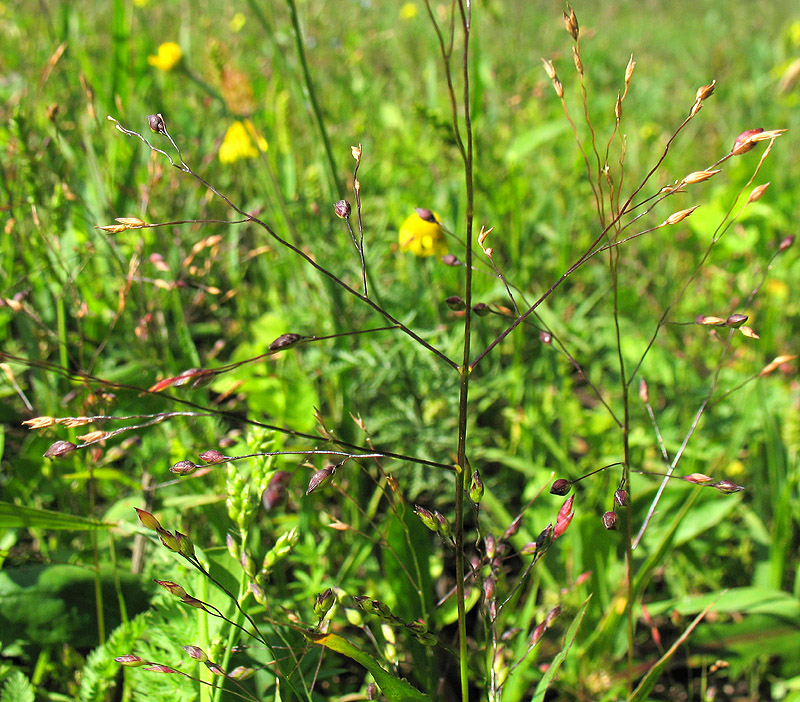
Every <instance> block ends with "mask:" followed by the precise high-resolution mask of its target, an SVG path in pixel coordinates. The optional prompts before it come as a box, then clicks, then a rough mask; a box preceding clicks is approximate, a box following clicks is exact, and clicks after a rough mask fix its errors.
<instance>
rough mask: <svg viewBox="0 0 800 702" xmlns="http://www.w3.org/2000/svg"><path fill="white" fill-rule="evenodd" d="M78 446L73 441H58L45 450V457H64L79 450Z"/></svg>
mask: <svg viewBox="0 0 800 702" xmlns="http://www.w3.org/2000/svg"><path fill="white" fill-rule="evenodd" d="M77 449H78V447H77V446H76V445H75V444H73V443H72V442H71V441H56V442H55V443H53V444H50V448H49V449H47V451H45V452H44V457H45V458H64V457H65V456H69V454H71V453H74V452H75V451H77Z"/></svg>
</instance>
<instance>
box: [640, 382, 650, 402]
mask: <svg viewBox="0 0 800 702" xmlns="http://www.w3.org/2000/svg"><path fill="white" fill-rule="evenodd" d="M639 399H640V400H641V401H642V402H644V403H645V404H648V403H649V402H650V389H649V388H648V387H647V381H646V380H645V379H644V378H642V379H641V380H640V381H639Z"/></svg>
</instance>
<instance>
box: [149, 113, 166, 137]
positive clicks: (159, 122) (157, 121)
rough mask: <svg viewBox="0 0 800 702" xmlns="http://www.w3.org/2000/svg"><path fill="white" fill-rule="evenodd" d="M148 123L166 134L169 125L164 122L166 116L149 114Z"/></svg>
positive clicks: (157, 131)
mask: <svg viewBox="0 0 800 702" xmlns="http://www.w3.org/2000/svg"><path fill="white" fill-rule="evenodd" d="M147 124H148V126H149V127H150V129H152V130H153V131H154V132H156V133H157V134H166V133H167V125H166V124H165V123H164V118H163V117H162V116H161V115H160V114H158V115H147Z"/></svg>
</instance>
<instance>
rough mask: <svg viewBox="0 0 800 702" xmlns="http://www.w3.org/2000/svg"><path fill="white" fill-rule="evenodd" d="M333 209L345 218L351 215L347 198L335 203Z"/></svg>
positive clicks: (338, 215)
mask: <svg viewBox="0 0 800 702" xmlns="http://www.w3.org/2000/svg"><path fill="white" fill-rule="evenodd" d="M333 211H334V212H335V213H336V216H337V217H340V218H341V219H345V218H347V217H349V216H350V211H351V208H350V203H349V202H348V201H347V200H339V201H338V202H337V203H336V204H334V206H333Z"/></svg>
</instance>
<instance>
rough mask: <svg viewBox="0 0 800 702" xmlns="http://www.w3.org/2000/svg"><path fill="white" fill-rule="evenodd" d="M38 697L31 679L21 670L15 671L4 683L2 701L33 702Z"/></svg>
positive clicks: (0, 693) (0, 695)
mask: <svg viewBox="0 0 800 702" xmlns="http://www.w3.org/2000/svg"><path fill="white" fill-rule="evenodd" d="M35 699H36V693H35V691H34V688H33V685H31V681H30V680H28V678H27V677H26V676H25V674H24V673H23V672H22V671H20V670H17V671H14V672H13V673H12V674H11V675H10V676H9V677H8V678H7V679H6V681H5V683H4V684H3V690H2V692H0V702H33V701H34V700H35Z"/></svg>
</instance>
